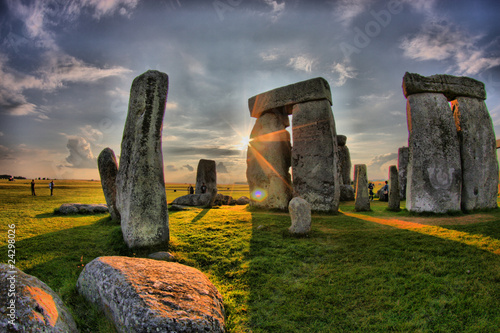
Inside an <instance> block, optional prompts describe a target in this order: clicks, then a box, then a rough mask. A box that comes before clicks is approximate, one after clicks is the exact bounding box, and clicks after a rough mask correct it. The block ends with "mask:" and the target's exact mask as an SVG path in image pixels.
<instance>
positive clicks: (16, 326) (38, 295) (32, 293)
mask: <svg viewBox="0 0 500 333" xmlns="http://www.w3.org/2000/svg"><path fill="white" fill-rule="evenodd" d="M0 289H1V292H0V304H1V305H0V331H2V332H47V333H52V332H54V333H57V332H78V329H77V327H76V323H75V321H74V320H73V317H72V316H71V313H70V312H69V310H68V309H67V308H66V306H65V305H64V304H63V301H62V300H61V298H60V297H59V295H57V294H56V293H55V292H54V291H53V290H52V289H51V288H50V287H49V286H47V285H46V284H45V283H43V282H42V281H40V280H39V279H37V278H36V277H34V276H31V275H28V274H26V273H24V272H22V271H20V270H19V269H17V268H15V267H14V268H11V267H10V266H9V265H7V264H2V263H0ZM9 294H11V295H12V294H13V295H12V297H10V296H9ZM11 301H14V305H12V303H11Z"/></svg>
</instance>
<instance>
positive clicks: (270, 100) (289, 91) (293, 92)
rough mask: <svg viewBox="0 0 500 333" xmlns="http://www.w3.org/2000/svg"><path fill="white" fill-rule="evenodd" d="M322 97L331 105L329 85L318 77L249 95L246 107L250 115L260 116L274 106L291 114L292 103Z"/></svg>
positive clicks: (315, 99) (320, 98)
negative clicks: (252, 95)
mask: <svg viewBox="0 0 500 333" xmlns="http://www.w3.org/2000/svg"><path fill="white" fill-rule="evenodd" d="M322 99H326V100H328V102H329V103H330V105H332V93H331V91H330V85H329V84H328V82H327V81H326V80H325V79H323V78H321V77H318V78H315V79H310V80H306V81H301V82H297V83H294V84H290V85H288V86H284V87H280V88H276V89H273V90H269V91H267V92H264V93H262V94H259V95H257V96H254V97H251V98H249V99H248V108H249V110H250V116H252V117H254V118H260V117H261V115H262V114H263V113H264V112H266V111H269V110H271V109H275V108H284V109H285V113H287V114H292V107H293V105H294V104H297V103H304V102H310V101H317V100H322Z"/></svg>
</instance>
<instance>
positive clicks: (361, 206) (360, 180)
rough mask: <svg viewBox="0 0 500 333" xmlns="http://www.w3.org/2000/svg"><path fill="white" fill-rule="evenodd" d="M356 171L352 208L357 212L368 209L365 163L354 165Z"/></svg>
mask: <svg viewBox="0 0 500 333" xmlns="http://www.w3.org/2000/svg"><path fill="white" fill-rule="evenodd" d="M354 170H355V172H356V181H357V184H356V200H355V202H354V209H355V210H356V211H358V212H364V211H369V210H370V197H369V196H368V174H367V172H366V164H356V165H354Z"/></svg>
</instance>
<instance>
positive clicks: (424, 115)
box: [406, 93, 462, 213]
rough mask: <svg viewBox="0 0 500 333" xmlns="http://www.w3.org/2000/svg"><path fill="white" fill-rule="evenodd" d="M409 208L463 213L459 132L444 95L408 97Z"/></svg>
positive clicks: (407, 202) (421, 210)
mask: <svg viewBox="0 0 500 333" xmlns="http://www.w3.org/2000/svg"><path fill="white" fill-rule="evenodd" d="M406 108H407V117H408V129H409V138H408V146H409V154H410V159H409V163H408V181H407V188H406V196H407V197H406V208H407V209H408V210H409V211H412V212H433V213H446V212H451V211H459V210H460V198H461V188H462V169H461V168H462V167H461V161H460V147H459V143H458V137H457V131H456V128H455V122H454V120H453V114H452V112H451V109H450V105H449V103H448V101H447V99H446V97H445V96H444V95H443V94H438V93H419V94H415V95H410V96H408V99H407V107H406Z"/></svg>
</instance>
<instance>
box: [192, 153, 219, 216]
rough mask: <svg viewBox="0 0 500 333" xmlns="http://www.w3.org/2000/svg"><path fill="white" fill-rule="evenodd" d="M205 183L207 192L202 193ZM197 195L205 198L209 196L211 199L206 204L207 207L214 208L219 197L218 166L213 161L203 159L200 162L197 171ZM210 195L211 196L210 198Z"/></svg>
mask: <svg viewBox="0 0 500 333" xmlns="http://www.w3.org/2000/svg"><path fill="white" fill-rule="evenodd" d="M203 183H205V186H206V187H207V190H206V192H205V193H202V190H201V187H202V185H203ZM194 193H195V194H199V195H201V196H203V194H207V195H206V196H207V197H209V200H208V202H207V203H206V204H205V206H207V207H212V206H213V204H214V201H215V196H216V195H217V164H216V163H215V161H213V160H204V159H201V160H200V161H199V162H198V169H197V170H196V187H195V192H194ZM208 195H209V196H208Z"/></svg>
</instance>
